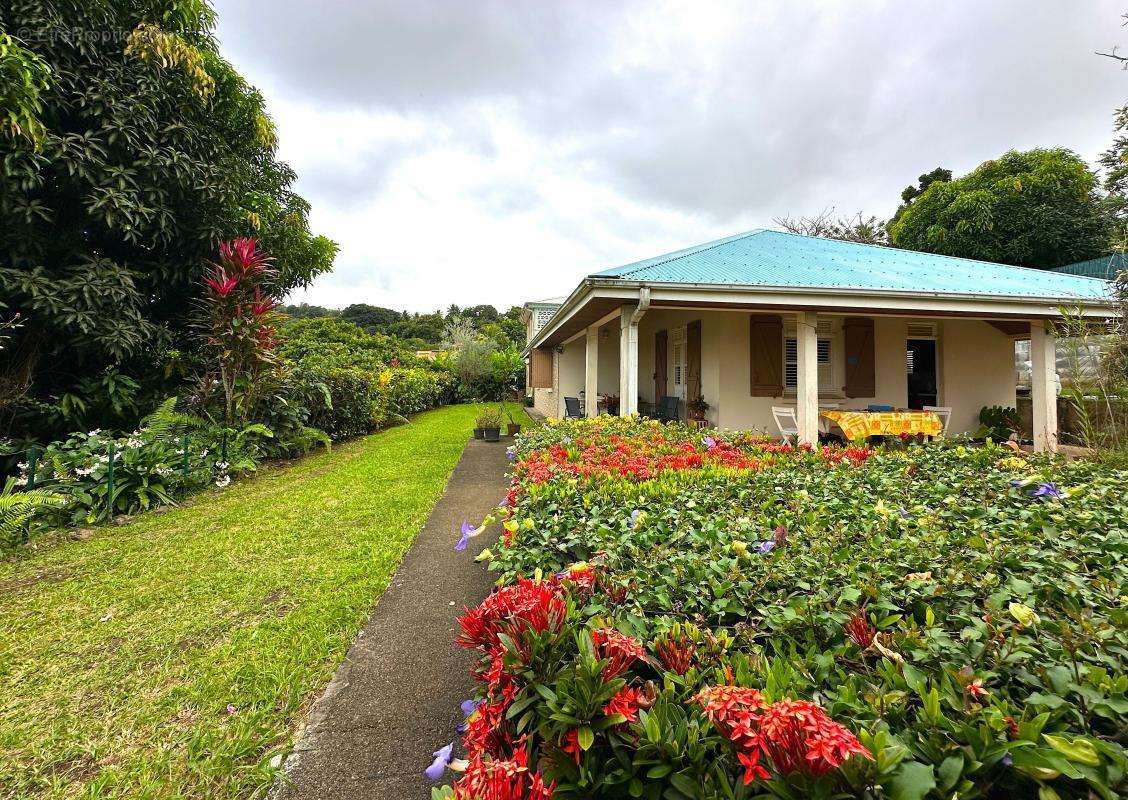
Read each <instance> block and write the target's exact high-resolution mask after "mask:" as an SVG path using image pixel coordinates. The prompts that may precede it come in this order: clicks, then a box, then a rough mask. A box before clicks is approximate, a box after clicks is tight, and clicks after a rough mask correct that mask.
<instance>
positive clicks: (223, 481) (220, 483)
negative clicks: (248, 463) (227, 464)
mask: <svg viewBox="0 0 1128 800" xmlns="http://www.w3.org/2000/svg"><path fill="white" fill-rule="evenodd" d="M229 483H231V476H230V475H220V476H219V477H218V478H216V479H215V485H216V486H217V487H218V488H220V489H222V488H223V487H225V486H227V484H229Z"/></svg>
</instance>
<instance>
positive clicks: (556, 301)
mask: <svg viewBox="0 0 1128 800" xmlns="http://www.w3.org/2000/svg"><path fill="white" fill-rule="evenodd" d="M567 299H568V298H567V297H550V298H548V299H547V300H530V301H529V302H527V303H525V307H526V308H528V307H531V306H562V305H564V301H565V300H567Z"/></svg>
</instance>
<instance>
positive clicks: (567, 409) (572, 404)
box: [564, 397, 584, 419]
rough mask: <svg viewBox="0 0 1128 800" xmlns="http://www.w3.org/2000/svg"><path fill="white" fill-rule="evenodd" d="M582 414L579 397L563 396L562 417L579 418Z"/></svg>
mask: <svg viewBox="0 0 1128 800" xmlns="http://www.w3.org/2000/svg"><path fill="white" fill-rule="evenodd" d="M583 415H584V412H583V411H582V410H581V409H580V398H578V397H565V398H564V418H565V419H579V418H580V417H582V416H583Z"/></svg>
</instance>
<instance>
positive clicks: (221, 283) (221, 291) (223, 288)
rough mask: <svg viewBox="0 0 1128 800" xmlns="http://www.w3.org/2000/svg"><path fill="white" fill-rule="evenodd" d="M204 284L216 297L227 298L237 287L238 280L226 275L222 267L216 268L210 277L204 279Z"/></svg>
mask: <svg viewBox="0 0 1128 800" xmlns="http://www.w3.org/2000/svg"><path fill="white" fill-rule="evenodd" d="M204 283H205V284H207V286H208V288H209V289H211V290H212V291H213V292H215V294H216V296H218V297H227V295H229V294H231V291H232V290H233V289H234V288H235V287H236V286H238V285H239V278H238V276H236V275H228V274H227V273H226V272H224V271H223V268H222V267H216V268H215V269H214V270H212V274H211V275H208V276H206V277H205V278H204Z"/></svg>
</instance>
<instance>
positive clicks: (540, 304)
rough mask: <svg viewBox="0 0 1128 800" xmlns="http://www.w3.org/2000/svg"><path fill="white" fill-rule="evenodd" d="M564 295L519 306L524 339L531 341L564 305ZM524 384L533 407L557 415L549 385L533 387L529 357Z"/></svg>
mask: <svg viewBox="0 0 1128 800" xmlns="http://www.w3.org/2000/svg"><path fill="white" fill-rule="evenodd" d="M565 299H567V298H564V297H552V298H549V299H547V300H530V301H529V302H528V303H525V305H523V306H522V307H521V322H523V323H524V324H525V341H526V342H531V341H532V340H533V338H534V337H535V336H536V335H537V332H538V331H540V329H541V328H543V327H544V326H545V323H547V322H548V321H549V320H550V319H552V315H553V314H555V313H556V309H558V308H560V306H562V305H564V301H565ZM525 386H526V388H527V389H528V391H529V392H530V393H531V394H532V397H533V407H534V408H536V409H538V410H539V411H540V412H541V413H543V414H544V415H545V416H550V417H554V416H557V411H556V399H555V398H556V397H557V396H558V395H559V393H556V394H553V390H552V387H551V386H542V387H539V388H537V387H534V386H533V383H532V375H531V373H530V366H529V359H528V358H526V360H525Z"/></svg>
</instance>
